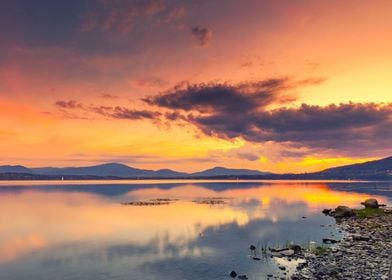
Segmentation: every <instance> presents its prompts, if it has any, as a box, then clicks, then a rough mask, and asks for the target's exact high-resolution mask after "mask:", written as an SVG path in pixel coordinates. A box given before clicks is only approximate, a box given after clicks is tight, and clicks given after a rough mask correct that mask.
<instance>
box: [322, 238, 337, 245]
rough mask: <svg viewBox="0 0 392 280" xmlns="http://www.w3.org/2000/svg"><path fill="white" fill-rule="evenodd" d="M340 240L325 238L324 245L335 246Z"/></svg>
mask: <svg viewBox="0 0 392 280" xmlns="http://www.w3.org/2000/svg"><path fill="white" fill-rule="evenodd" d="M338 242H339V240H336V239H332V238H323V243H324V244H335V243H338Z"/></svg>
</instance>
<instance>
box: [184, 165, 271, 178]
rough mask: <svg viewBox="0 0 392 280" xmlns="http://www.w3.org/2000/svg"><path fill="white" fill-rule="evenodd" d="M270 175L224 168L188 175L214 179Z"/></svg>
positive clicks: (218, 167)
mask: <svg viewBox="0 0 392 280" xmlns="http://www.w3.org/2000/svg"><path fill="white" fill-rule="evenodd" d="M267 174H271V173H267V172H261V171H257V170H251V169H231V168H230V169H229V168H225V167H220V166H217V167H214V168H211V169H207V170H204V171H200V172H195V173H192V174H190V175H189V176H190V177H215V176H263V175H267Z"/></svg>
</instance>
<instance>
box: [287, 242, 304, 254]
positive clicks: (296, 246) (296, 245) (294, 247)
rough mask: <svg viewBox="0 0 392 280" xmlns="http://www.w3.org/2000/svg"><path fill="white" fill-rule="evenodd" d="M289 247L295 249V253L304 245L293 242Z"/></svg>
mask: <svg viewBox="0 0 392 280" xmlns="http://www.w3.org/2000/svg"><path fill="white" fill-rule="evenodd" d="M289 249H291V250H294V252H295V253H299V252H301V250H302V247H301V246H300V245H298V244H295V243H291V244H290V245H289Z"/></svg>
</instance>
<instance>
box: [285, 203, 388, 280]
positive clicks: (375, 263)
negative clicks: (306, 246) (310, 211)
mask: <svg viewBox="0 0 392 280" xmlns="http://www.w3.org/2000/svg"><path fill="white" fill-rule="evenodd" d="M363 204H364V205H365V208H363V209H359V210H355V209H351V208H349V207H345V206H339V207H337V208H336V209H335V210H334V211H332V209H325V210H324V211H323V213H324V214H326V215H331V216H333V217H335V219H336V222H337V226H338V228H339V229H340V230H341V231H342V232H343V233H344V237H343V238H342V239H341V240H330V239H328V240H323V241H324V242H325V243H326V244H331V243H333V244H332V245H325V247H322V248H323V250H319V251H318V252H311V251H309V252H307V253H304V255H303V257H304V259H305V261H304V263H302V264H301V265H299V266H298V267H297V270H296V272H295V273H294V274H293V275H292V276H291V279H293V280H294V279H298V280H299V279H329V280H333V279H364V280H366V279H369V280H370V279H382V280H392V272H391V270H392V209H391V208H386V207H384V208H379V205H378V202H377V201H375V200H374V199H370V200H367V201H365V202H364V203H363Z"/></svg>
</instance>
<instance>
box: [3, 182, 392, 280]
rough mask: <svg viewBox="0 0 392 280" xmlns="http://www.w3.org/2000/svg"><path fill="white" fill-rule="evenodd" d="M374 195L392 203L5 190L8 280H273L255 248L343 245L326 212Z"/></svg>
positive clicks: (294, 188)
mask: <svg viewBox="0 0 392 280" xmlns="http://www.w3.org/2000/svg"><path fill="white" fill-rule="evenodd" d="M370 196H371V197H375V198H377V199H378V200H379V201H380V202H381V203H385V204H390V203H391V201H392V183H391V182H389V183H388V182H320V181H319V182H317V181H316V182H311V181H174V180H171V181H164V180H162V181H80V182H68V181H61V182H50V181H46V182H38V181H36V182H0V279H7V280H11V279H48V280H49V279H50V280H53V279H146V280H149V279H173V280H174V279H230V278H229V276H228V273H229V272H230V271H231V270H235V271H236V272H237V273H239V274H246V275H247V276H248V277H249V279H266V275H267V274H269V273H274V274H276V273H277V263H276V261H274V260H273V259H271V258H268V257H267V258H261V260H259V261H256V260H253V259H252V258H250V257H249V255H250V254H251V252H250V250H249V246H250V245H251V244H252V245H255V246H256V247H258V248H262V247H267V246H270V247H277V246H283V245H284V244H287V243H288V242H294V243H297V244H301V245H306V244H308V243H309V242H310V241H315V242H318V243H320V242H321V239H322V238H324V237H335V238H338V237H339V236H340V233H339V232H337V231H336V229H335V227H334V220H333V219H332V218H331V217H326V216H324V215H323V214H321V210H322V209H323V208H333V207H335V206H337V205H347V206H352V207H360V202H361V201H364V200H365V199H366V198H368V197H370ZM280 261H284V260H280ZM293 266H294V264H293Z"/></svg>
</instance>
